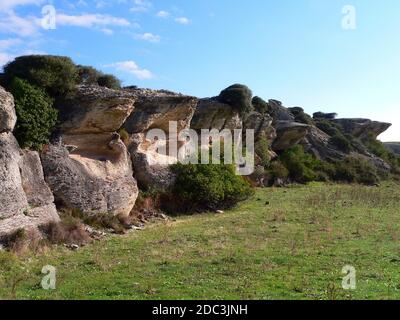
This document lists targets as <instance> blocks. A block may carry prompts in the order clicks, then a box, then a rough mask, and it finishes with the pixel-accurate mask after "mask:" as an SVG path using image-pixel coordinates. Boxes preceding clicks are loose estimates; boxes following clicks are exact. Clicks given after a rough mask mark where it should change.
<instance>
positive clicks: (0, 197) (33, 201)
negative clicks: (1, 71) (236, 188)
mask: <svg viewBox="0 0 400 320" xmlns="http://www.w3.org/2000/svg"><path fill="white" fill-rule="evenodd" d="M0 117H1V118H0V204H1V206H0V237H3V236H5V235H7V234H10V233H12V232H14V231H16V230H18V229H20V228H36V227H37V226H40V225H43V224H47V223H49V222H52V221H57V220H58V219H59V217H58V214H57V211H56V207H55V205H54V198H53V195H52V193H51V191H50V189H49V187H48V186H47V184H46V183H45V181H44V177H43V170H42V166H41V163H40V158H39V154H38V153H37V152H33V151H28V150H21V149H20V147H19V145H18V142H17V140H16V139H15V138H14V136H13V134H12V132H11V131H12V130H13V128H14V125H15V121H16V117H15V110H14V103H13V99H12V97H11V95H10V94H8V93H6V92H5V91H4V90H3V88H1V87H0Z"/></svg>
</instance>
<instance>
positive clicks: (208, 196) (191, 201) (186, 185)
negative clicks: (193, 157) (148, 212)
mask: <svg viewBox="0 0 400 320" xmlns="http://www.w3.org/2000/svg"><path fill="white" fill-rule="evenodd" d="M171 169H172V171H173V172H174V173H175V174H176V176H177V179H176V182H175V185H174V187H173V190H172V194H173V198H174V199H173V201H174V202H175V203H176V204H179V206H177V207H179V208H176V209H177V210H181V211H183V212H195V211H200V210H216V209H222V208H229V207H232V206H234V205H235V204H236V203H237V202H239V201H242V200H245V199H246V198H248V197H249V196H251V195H252V194H253V189H252V188H251V187H250V185H249V184H248V182H246V181H245V180H244V179H243V177H241V176H238V175H236V172H235V167H234V166H233V165H214V164H206V165H200V164H199V165H194V164H191V165H184V164H176V165H173V166H172V167H171Z"/></svg>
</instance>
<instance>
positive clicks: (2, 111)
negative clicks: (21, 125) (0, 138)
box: [0, 87, 17, 132]
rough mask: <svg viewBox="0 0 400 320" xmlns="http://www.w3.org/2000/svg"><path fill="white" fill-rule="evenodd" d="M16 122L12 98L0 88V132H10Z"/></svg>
mask: <svg viewBox="0 0 400 320" xmlns="http://www.w3.org/2000/svg"><path fill="white" fill-rule="evenodd" d="M16 122H17V116H16V114H15V108H14V98H13V96H12V95H11V94H10V93H8V92H7V91H5V90H4V89H3V88H2V87H0V132H7V131H12V130H13V129H14V126H15V123H16Z"/></svg>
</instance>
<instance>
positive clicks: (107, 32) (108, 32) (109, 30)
mask: <svg viewBox="0 0 400 320" xmlns="http://www.w3.org/2000/svg"><path fill="white" fill-rule="evenodd" d="M100 31H101V32H103V33H104V34H105V35H107V36H112V35H113V34H114V31H113V30H111V29H108V28H103V29H101V30H100Z"/></svg>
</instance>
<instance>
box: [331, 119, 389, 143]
mask: <svg viewBox="0 0 400 320" xmlns="http://www.w3.org/2000/svg"><path fill="white" fill-rule="evenodd" d="M331 121H333V122H335V123H337V124H339V125H340V126H341V127H342V128H343V131H344V132H345V133H348V134H351V135H353V136H354V137H356V138H360V139H363V138H367V137H368V136H371V137H372V138H374V139H376V138H377V137H378V136H379V135H380V134H381V133H383V132H385V131H386V130H387V129H389V128H390V127H391V126H392V124H391V123H386V122H379V121H372V120H369V119H334V120H331Z"/></svg>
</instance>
